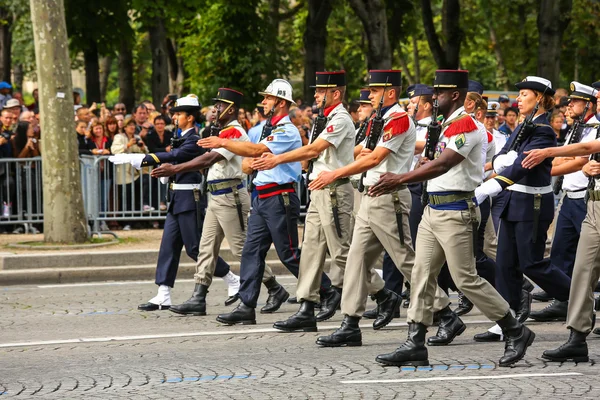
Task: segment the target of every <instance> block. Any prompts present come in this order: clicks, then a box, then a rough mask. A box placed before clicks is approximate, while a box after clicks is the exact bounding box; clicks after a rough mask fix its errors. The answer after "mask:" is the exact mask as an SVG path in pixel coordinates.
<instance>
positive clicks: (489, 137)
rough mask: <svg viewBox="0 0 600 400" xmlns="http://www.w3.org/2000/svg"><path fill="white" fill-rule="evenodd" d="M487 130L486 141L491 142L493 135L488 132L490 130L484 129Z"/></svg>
mask: <svg viewBox="0 0 600 400" xmlns="http://www.w3.org/2000/svg"><path fill="white" fill-rule="evenodd" d="M486 132H487V137H488V143H492V140H494V135H492V134H491V133H490V131H486Z"/></svg>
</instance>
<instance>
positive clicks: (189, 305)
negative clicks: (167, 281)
mask: <svg viewBox="0 0 600 400" xmlns="http://www.w3.org/2000/svg"><path fill="white" fill-rule="evenodd" d="M206 293H208V286H206V285H202V284H200V283H196V286H195V287H194V293H192V297H190V298H189V299H188V300H187V301H186V302H185V303H182V304H178V305H174V306H171V308H170V310H171V311H173V312H174V313H176V314H183V315H196V316H201V315H206Z"/></svg>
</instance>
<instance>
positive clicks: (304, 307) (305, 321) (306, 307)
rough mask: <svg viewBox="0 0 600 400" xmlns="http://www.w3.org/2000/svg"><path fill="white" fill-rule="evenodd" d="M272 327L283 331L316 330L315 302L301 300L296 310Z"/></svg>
mask: <svg viewBox="0 0 600 400" xmlns="http://www.w3.org/2000/svg"><path fill="white" fill-rule="evenodd" d="M273 328H275V329H279V330H280V331H284V332H316V331H317V319H316V318H315V303H313V302H312V301H303V302H302V304H301V305H300V309H299V310H298V312H297V313H296V314H294V315H292V316H291V317H289V318H288V319H286V320H285V321H277V322H275V323H274V324H273Z"/></svg>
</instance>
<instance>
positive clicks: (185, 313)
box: [169, 308, 206, 317]
mask: <svg viewBox="0 0 600 400" xmlns="http://www.w3.org/2000/svg"><path fill="white" fill-rule="evenodd" d="M169 311H171V312H173V313H175V314H179V315H193V316H195V317H203V316H205V315H206V312H197V311H192V312H188V311H179V310H176V309H174V308H170V309H169Z"/></svg>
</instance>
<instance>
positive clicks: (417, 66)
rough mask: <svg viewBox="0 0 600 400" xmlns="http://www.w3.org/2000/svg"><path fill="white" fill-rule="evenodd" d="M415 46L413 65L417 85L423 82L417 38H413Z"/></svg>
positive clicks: (414, 36)
mask: <svg viewBox="0 0 600 400" xmlns="http://www.w3.org/2000/svg"><path fill="white" fill-rule="evenodd" d="M412 46H413V63H414V64H415V80H416V81H417V83H419V82H421V63H420V61H419V46H418V43H417V36H416V35H413V37H412Z"/></svg>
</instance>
